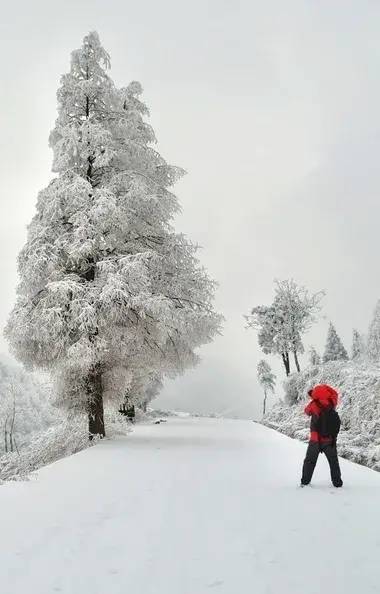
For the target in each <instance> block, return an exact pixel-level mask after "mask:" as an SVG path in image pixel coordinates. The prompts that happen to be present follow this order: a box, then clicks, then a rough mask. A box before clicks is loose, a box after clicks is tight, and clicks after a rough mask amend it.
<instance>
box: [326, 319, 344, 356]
mask: <svg viewBox="0 0 380 594" xmlns="http://www.w3.org/2000/svg"><path fill="white" fill-rule="evenodd" d="M347 360H348V355H347V351H346V349H345V348H344V346H343V343H342V341H341V339H340V338H339V336H338V334H337V331H336V330H335V327H334V325H333V324H332V323H331V322H330V325H329V329H328V332H327V341H326V347H325V352H324V355H323V362H324V363H328V362H329V361H347Z"/></svg>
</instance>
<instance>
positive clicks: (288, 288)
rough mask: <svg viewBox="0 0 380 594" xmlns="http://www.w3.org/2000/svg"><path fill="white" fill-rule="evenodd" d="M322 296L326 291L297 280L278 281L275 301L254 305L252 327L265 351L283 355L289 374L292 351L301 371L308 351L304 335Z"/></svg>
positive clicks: (250, 317) (318, 307) (313, 319)
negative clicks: (311, 289) (309, 288)
mask: <svg viewBox="0 0 380 594" xmlns="http://www.w3.org/2000/svg"><path fill="white" fill-rule="evenodd" d="M322 297H323V292H319V293H314V294H310V293H309V292H308V291H307V290H306V289H305V288H304V287H299V286H298V285H297V284H296V283H295V282H294V281H293V280H285V281H276V282H275V298H274V301H273V304H272V305H270V306H269V307H268V306H262V305H260V306H258V307H254V308H253V309H252V311H251V314H250V315H249V316H246V319H247V322H248V327H252V328H255V329H257V330H258V340H259V345H260V347H261V348H262V350H263V352H264V353H265V354H277V355H280V356H281V359H282V362H283V364H284V367H285V372H286V375H289V373H290V354H293V357H294V362H295V365H296V369H297V371H300V364H299V359H298V355H299V353H303V352H304V346H303V343H302V337H303V335H304V333H305V332H306V331H307V330H308V329H309V328H310V326H311V324H312V323H313V322H314V321H315V319H316V314H317V312H318V311H319V309H320V301H321V299H322Z"/></svg>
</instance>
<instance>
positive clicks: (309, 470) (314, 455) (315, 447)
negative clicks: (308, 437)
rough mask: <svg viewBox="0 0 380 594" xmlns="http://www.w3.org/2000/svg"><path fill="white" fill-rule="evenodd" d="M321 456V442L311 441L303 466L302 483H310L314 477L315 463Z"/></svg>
mask: <svg viewBox="0 0 380 594" xmlns="http://www.w3.org/2000/svg"><path fill="white" fill-rule="evenodd" d="M318 456H319V443H317V442H314V441H309V445H308V448H307V451H306V457H305V460H304V463H303V468H302V478H301V485H308V484H309V483H310V481H311V479H312V477H313V472H314V468H315V465H316V463H317V460H318Z"/></svg>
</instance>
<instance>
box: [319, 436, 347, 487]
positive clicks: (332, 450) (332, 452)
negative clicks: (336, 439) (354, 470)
mask: <svg viewBox="0 0 380 594" xmlns="http://www.w3.org/2000/svg"><path fill="white" fill-rule="evenodd" d="M322 451H323V453H324V454H325V456H326V458H327V460H328V463H329V465H330V473H331V482H332V484H333V485H334V487H343V481H342V476H341V473H340V466H339V459H338V452H337V450H336V445H335V444H334V443H332V444H326V445H324V446H322Z"/></svg>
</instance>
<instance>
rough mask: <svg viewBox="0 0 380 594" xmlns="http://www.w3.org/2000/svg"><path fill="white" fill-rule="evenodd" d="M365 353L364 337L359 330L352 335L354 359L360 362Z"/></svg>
mask: <svg viewBox="0 0 380 594" xmlns="http://www.w3.org/2000/svg"><path fill="white" fill-rule="evenodd" d="M364 353H365V344H364V340H363V337H362V335H361V334H360V332H358V331H357V330H355V329H354V330H353V333H352V359H353V360H354V361H355V360H358V359H360V358H361V357H363V355H364Z"/></svg>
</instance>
